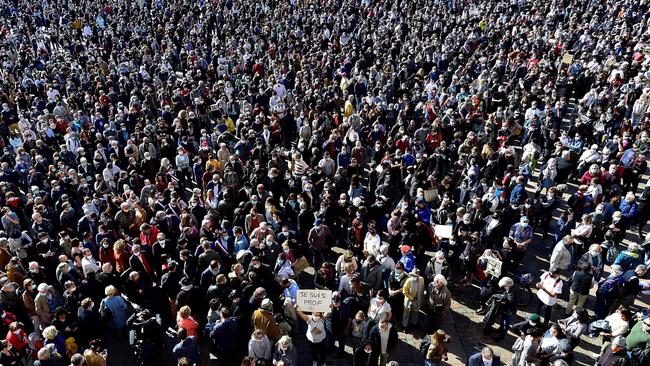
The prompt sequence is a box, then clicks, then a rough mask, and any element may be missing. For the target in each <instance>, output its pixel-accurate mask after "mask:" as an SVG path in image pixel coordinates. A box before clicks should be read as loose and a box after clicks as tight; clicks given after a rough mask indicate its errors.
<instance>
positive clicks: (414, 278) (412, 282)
mask: <svg viewBox="0 0 650 366" xmlns="http://www.w3.org/2000/svg"><path fill="white" fill-rule="evenodd" d="M402 292H403V293H404V316H403V318H402V326H403V327H404V331H408V330H409V327H410V326H411V325H417V324H418V323H419V315H420V307H422V302H423V300H424V278H422V276H420V270H419V269H417V268H414V269H413V270H412V271H411V274H410V275H409V278H408V279H407V280H406V281H405V282H404V287H403V289H402Z"/></svg>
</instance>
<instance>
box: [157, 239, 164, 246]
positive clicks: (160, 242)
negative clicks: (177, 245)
mask: <svg viewBox="0 0 650 366" xmlns="http://www.w3.org/2000/svg"><path fill="white" fill-rule="evenodd" d="M158 244H160V246H161V247H163V248H164V247H165V241H164V240H159V241H158Z"/></svg>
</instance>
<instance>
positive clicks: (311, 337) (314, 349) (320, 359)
mask: <svg viewBox="0 0 650 366" xmlns="http://www.w3.org/2000/svg"><path fill="white" fill-rule="evenodd" d="M296 314H298V316H299V317H300V319H302V320H304V321H305V322H307V343H308V344H309V348H310V349H311V357H312V360H313V361H312V365H313V366H319V365H321V366H324V365H325V355H326V354H327V342H326V341H325V338H326V334H327V333H326V332H325V320H326V319H327V316H328V313H325V314H323V313H321V312H317V311H315V312H314V313H313V314H312V315H307V314H305V313H303V312H302V311H300V310H299V309H298V307H297V306H296Z"/></svg>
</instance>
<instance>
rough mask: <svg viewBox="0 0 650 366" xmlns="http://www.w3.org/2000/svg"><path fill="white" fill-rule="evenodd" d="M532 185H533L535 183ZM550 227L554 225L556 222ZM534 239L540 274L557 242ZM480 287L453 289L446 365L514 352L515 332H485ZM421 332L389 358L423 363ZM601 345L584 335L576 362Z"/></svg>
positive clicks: (533, 264) (405, 338) (533, 263)
mask: <svg viewBox="0 0 650 366" xmlns="http://www.w3.org/2000/svg"><path fill="white" fill-rule="evenodd" d="M529 188H531V189H534V187H533V186H531V187H529ZM574 190H575V187H569V192H567V193H565V196H566V197H565V198H568V196H569V194H570V193H572V192H573V191H574ZM562 209H563V207H561V208H560V210H562ZM559 213H560V211H559V210H558V212H556V214H558V215H559ZM551 228H553V226H552V227H551ZM640 240H641V239H639V237H638V236H637V234H636V233H634V234H628V236H627V238H626V240H625V242H624V244H625V243H627V242H630V241H635V242H639V241H640ZM534 243H535V244H534V246H533V247H532V248H531V250H530V252H529V253H527V255H526V257H525V258H524V261H523V262H522V268H521V272H522V273H523V272H530V273H533V274H535V275H536V276H539V274H541V271H542V270H545V269H548V259H549V258H548V257H549V256H550V253H551V248H552V247H553V246H554V244H555V243H553V242H552V239H550V238H548V239H547V240H542V238H541V237H540V236H536V239H535V242H534ZM478 291H479V289H478V287H476V286H474V287H460V286H455V287H453V289H452V295H453V298H454V301H453V302H452V306H451V312H450V314H448V316H447V317H446V319H445V321H444V323H443V326H442V329H443V330H445V332H447V333H448V334H450V335H451V337H452V339H451V342H450V343H449V344H448V346H449V351H450V352H449V360H448V361H447V362H446V364H447V365H465V363H466V362H467V358H468V356H469V355H471V354H473V353H476V352H478V351H479V350H480V349H481V348H482V347H484V346H485V345H489V346H491V347H493V348H494V350H495V352H496V353H497V354H499V355H500V356H501V359H502V360H504V361H509V360H510V357H511V356H512V352H511V348H510V347H511V346H512V344H513V343H514V341H515V336H514V335H513V333H510V334H509V335H508V336H507V337H506V339H505V340H503V341H501V342H495V341H494V340H493V339H492V337H491V336H487V335H484V334H483V332H482V321H483V316H481V315H477V314H476V313H475V310H476V309H477V308H478V306H479V304H478V302H477V300H476V299H477V296H478ZM566 299H568V286H565V293H564V294H563V296H562V298H561V299H560V300H559V301H558V304H557V305H556V307H555V308H554V310H553V316H552V319H553V320H554V321H555V320H557V319H561V318H564V317H565V316H564V310H565V305H566ZM594 301H595V289H593V290H592V294H591V296H590V298H589V300H587V308H593V303H594ZM649 303H650V298H649V297H648V296H642V297H641V298H639V299H637V301H636V304H635V305H636V306H638V307H639V308H641V307H645V308H647V306H648V304H649ZM533 307H534V303H533V304H532V305H530V306H528V307H527V308H523V309H520V311H519V312H518V318H517V319H516V320H515V322H517V321H523V320H524V317H525V316H527V315H528V314H530V312H531V311H532V310H533ZM421 336H422V334H417V333H415V334H406V333H403V332H400V333H399V339H400V342H399V344H398V346H397V349H396V350H395V351H394V352H393V353H392V354H391V357H390V360H394V361H398V362H399V364H400V366H403V365H407V366H411V365H413V366H414V365H423V364H424V361H423V360H422V359H421V357H420V356H419V352H418V350H419V346H420V338H421ZM298 346H299V348H300V349H301V360H302V362H301V364H304V365H309V364H311V362H310V360H311V359H310V352H309V350H308V349H307V347H306V344H304V341H298ZM600 346H601V341H600V339H591V338H589V337H584V336H583V338H582V341H581V343H580V345H579V346H578V347H577V348H576V350H575V354H576V360H575V362H574V364H575V365H585V366H591V365H593V364H594V361H595V357H594V356H595V355H594V354H593V353H594V352H596V353H599V351H600ZM347 350H348V352H350V351H351V350H350V347H348V348H347ZM303 351H304V352H303ZM327 364H328V365H335V366H338V365H341V366H344V365H351V364H352V362H351V360H349V359H336V358H334V357H331V358H328V362H327Z"/></svg>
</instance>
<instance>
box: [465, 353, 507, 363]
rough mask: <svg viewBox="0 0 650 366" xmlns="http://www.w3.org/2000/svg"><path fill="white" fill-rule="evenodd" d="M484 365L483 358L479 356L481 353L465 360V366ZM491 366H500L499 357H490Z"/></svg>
mask: <svg viewBox="0 0 650 366" xmlns="http://www.w3.org/2000/svg"><path fill="white" fill-rule="evenodd" d="M484 365H485V364H484V363H483V356H482V355H481V352H479V353H475V354H473V355H472V357H470V358H469V360H467V366H484ZM492 366H501V358H499V356H497V355H494V356H492Z"/></svg>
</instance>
